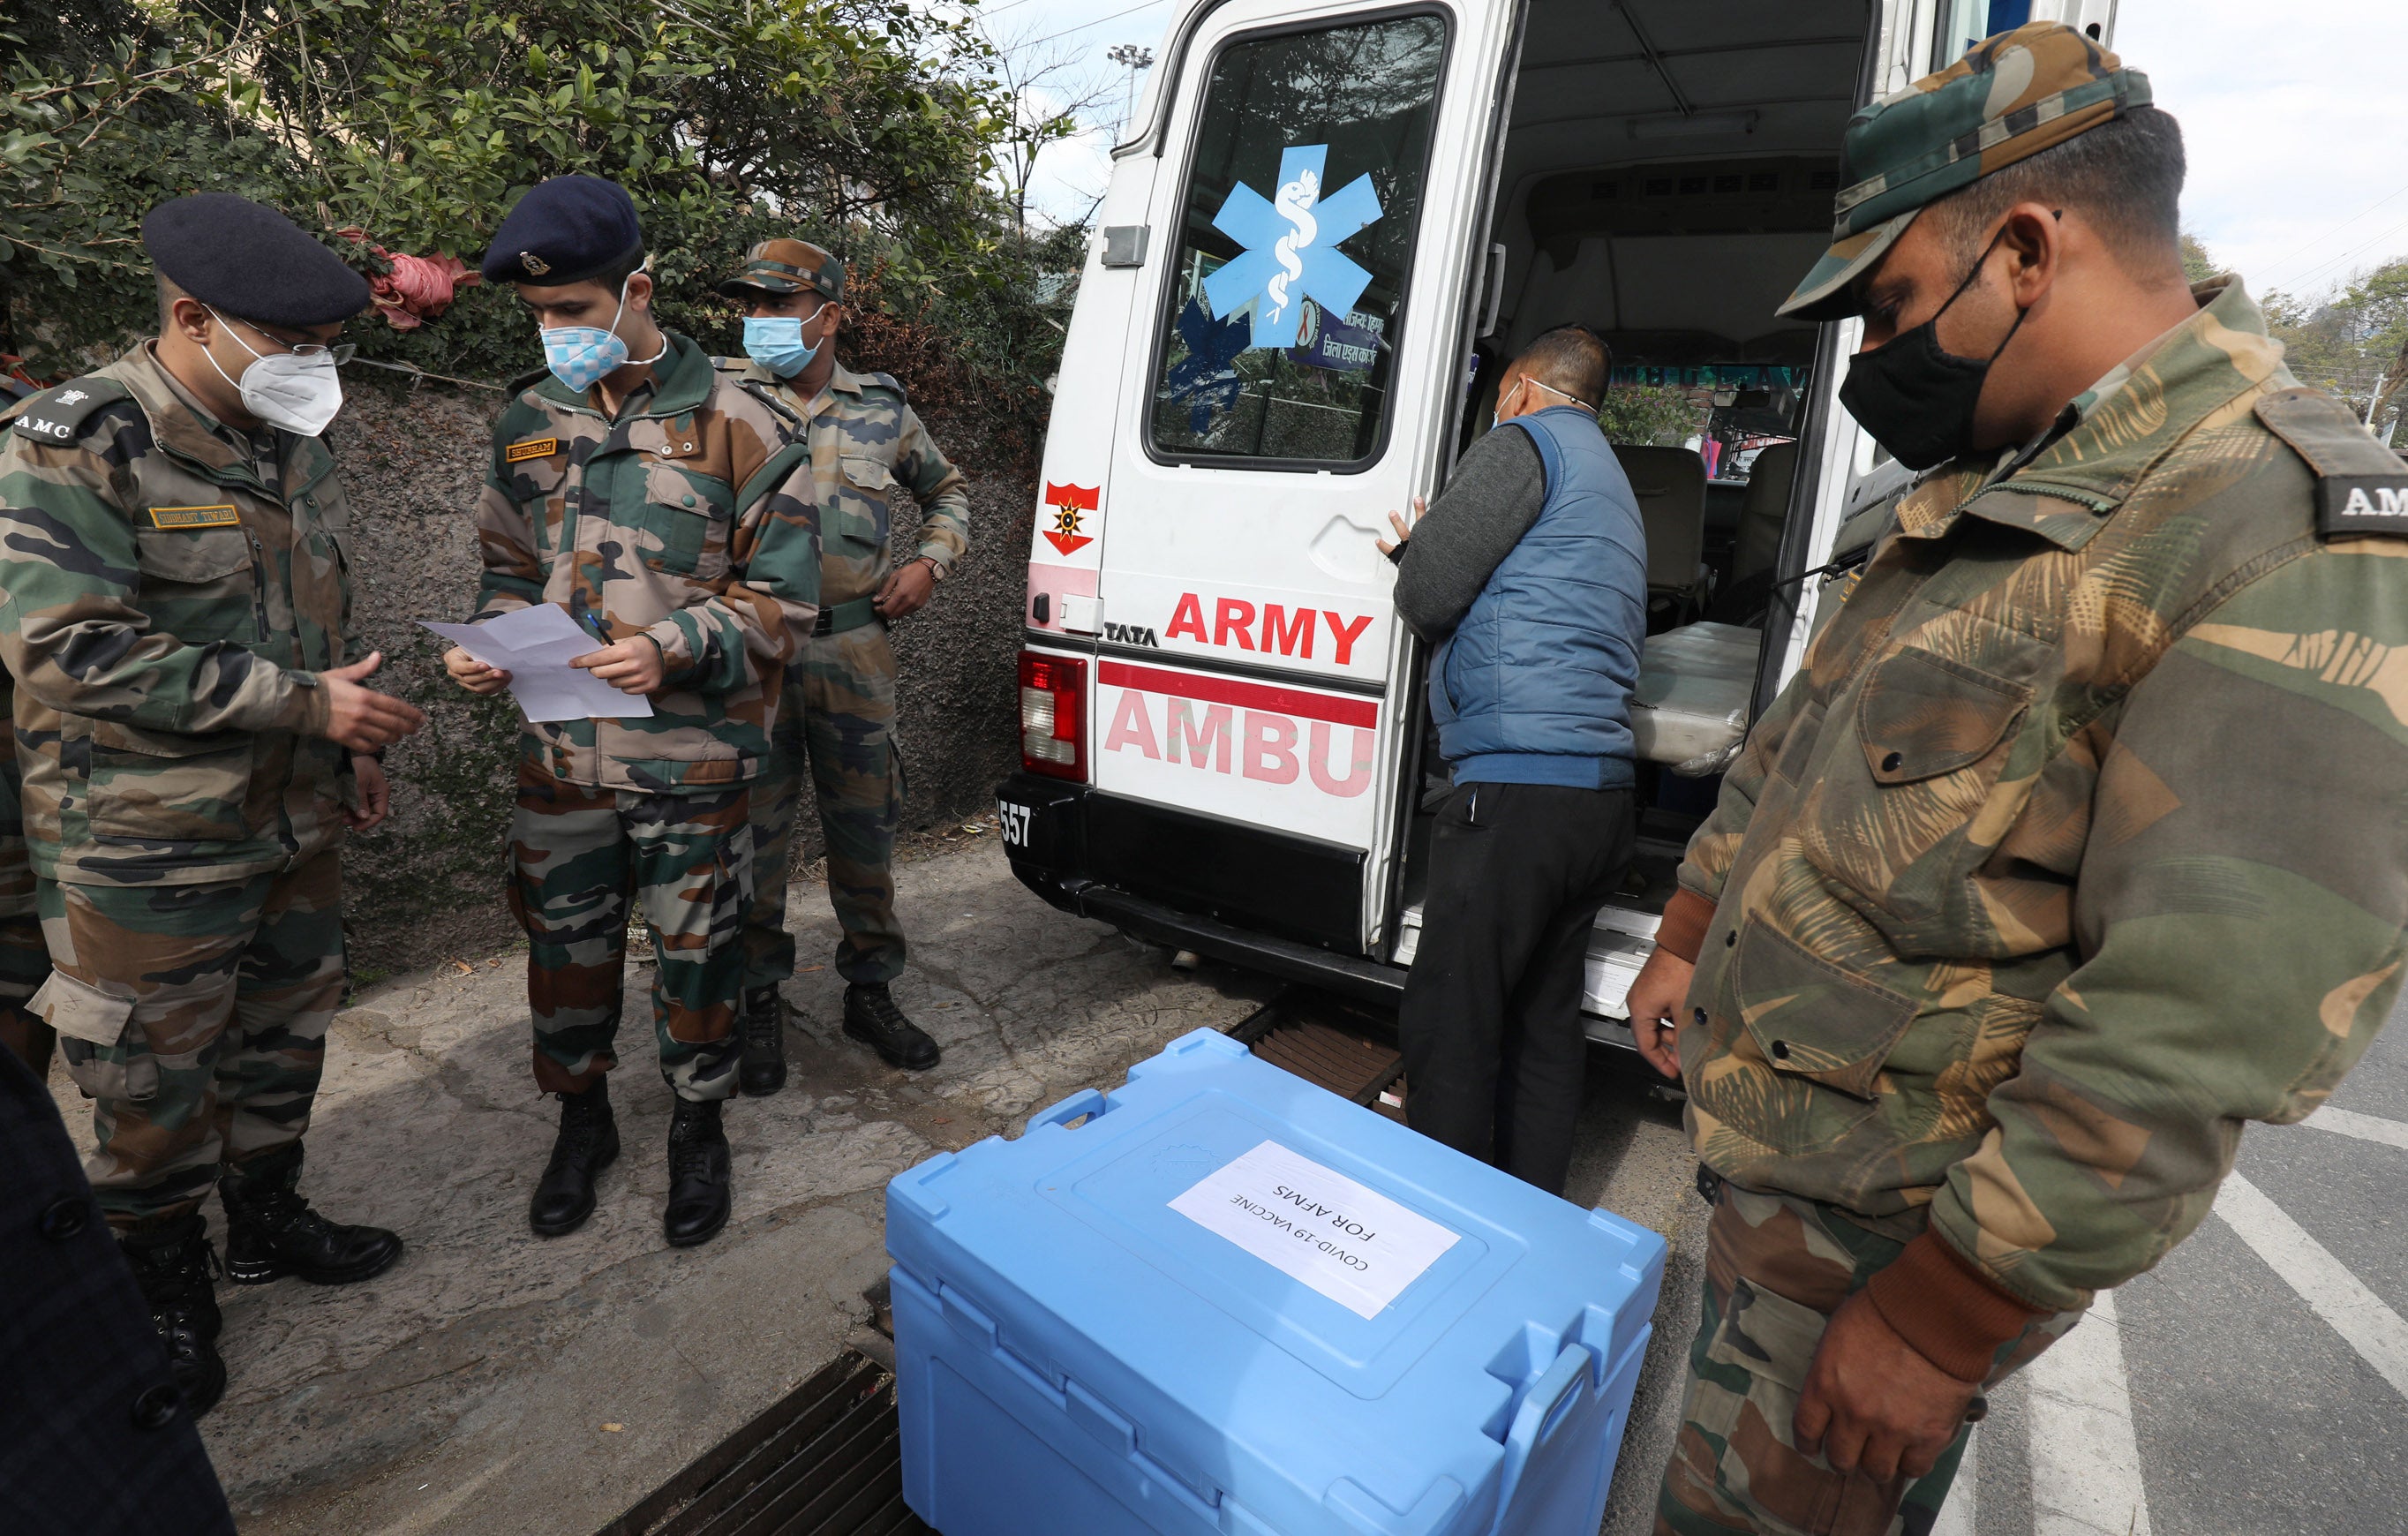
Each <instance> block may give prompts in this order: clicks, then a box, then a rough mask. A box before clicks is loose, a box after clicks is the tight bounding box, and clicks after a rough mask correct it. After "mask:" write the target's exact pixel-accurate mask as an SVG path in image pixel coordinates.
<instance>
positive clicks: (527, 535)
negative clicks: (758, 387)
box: [476, 336, 820, 790]
mask: <svg viewBox="0 0 2408 1536" xmlns="http://www.w3.org/2000/svg"><path fill="white" fill-rule="evenodd" d="M653 379H654V382H653V383H652V384H651V385H648V386H644V387H641V388H639V389H638V390H637V391H636V393H635V394H634V395H631V396H630V397H629V398H628V399H627V400H626V401H625V402H624V404H623V406H622V409H621V410H620V412H619V415H618V417H617V419H616V420H613V419H611V418H609V417H607V416H605V415H604V414H603V413H602V411H601V409H600V408H599V407H598V406H597V405H595V403H594V398H593V395H592V394H591V392H589V393H588V394H585V395H576V394H571V393H570V392H569V390H568V389H567V387H566V386H565V385H564V384H562V383H561V382H560V380H557V379H554V378H552V376H551V375H550V374H549V373H546V374H543V375H541V376H540V377H539V380H535V381H531V383H530V385H529V386H528V387H523V388H522V389H521V390H520V393H519V395H518V397H517V398H516V399H515V400H513V401H511V402H510V404H509V408H508V409H505V410H504V411H503V412H502V414H501V417H500V419H499V420H497V421H496V422H495V423H494V446H493V461H492V463H491V465H490V466H489V467H488V472H487V475H486V479H485V488H484V492H483V494H482V495H480V496H479V497H478V500H477V537H478V540H479V543H480V546H481V550H482V553H483V557H484V564H485V570H484V577H483V580H482V581H481V582H480V584H479V588H478V608H477V613H476V617H477V618H479V619H480V620H481V619H489V618H493V617H495V615H497V614H502V613H507V612H509V611H510V610H513V609H519V608H524V607H527V606H529V605H530V604H534V603H539V602H552V603H557V604H559V605H560V606H561V607H562V608H565V609H566V610H568V612H569V615H570V616H571V617H572V618H575V619H577V620H578V621H579V622H580V623H581V624H588V625H589V626H591V625H596V624H598V625H599V626H600V627H601V629H602V630H603V631H604V632H605V633H607V634H608V635H609V637H610V639H613V640H622V639H628V638H630V637H631V636H635V635H639V634H640V635H649V636H651V637H652V639H655V640H657V641H659V642H660V647H661V651H662V653H663V655H664V656H665V658H666V659H667V663H668V671H667V680H668V682H669V687H668V688H667V690H666V691H664V692H662V693H660V694H657V695H655V696H653V698H652V714H651V715H650V716H649V717H634V716H629V717H623V718H619V719H613V720H568V721H558V722H553V723H550V724H544V725H535V724H530V725H527V726H526V727H525V733H524V735H523V737H522V739H521V744H522V746H523V750H524V751H525V752H526V753H527V754H529V755H530V756H532V757H535V758H537V759H539V760H540V761H541V762H542V763H543V765H544V767H545V768H547V769H548V770H549V771H550V772H551V773H552V775H553V776H554V777H556V778H559V779H561V780H564V781H566V782H569V783H575V784H587V785H594V786H597V787H601V788H608V789H632V790H675V789H677V788H680V787H681V786H683V785H688V784H692V785H705V784H724V783H736V782H742V781H745V780H749V779H751V778H753V776H754V775H755V774H757V773H758V772H759V771H760V768H761V763H762V759H763V756H764V754H767V751H768V747H769V730H770V727H771V725H773V723H774V721H775V717H776V713H777V707H778V694H779V684H780V681H781V677H782V672H783V666H784V662H785V659H786V658H787V657H788V656H790V655H792V654H793V653H794V639H793V637H794V635H795V634H796V632H797V626H799V630H800V632H801V633H805V634H808V633H809V632H810V626H811V621H812V618H813V616H814V615H815V614H816V613H817V612H818V604H819V581H820V547H819V546H820V518H819V509H818V505H817V503H816V502H815V501H814V499H813V492H812V488H811V477H810V466H809V464H808V462H807V455H806V453H805V452H804V450H803V449H802V448H801V447H800V445H798V444H796V443H793V442H791V441H790V440H789V432H790V427H791V423H789V422H788V421H787V420H786V419H785V418H784V417H783V416H782V415H781V412H780V411H779V410H777V409H773V408H772V407H771V405H770V404H769V403H767V401H766V400H764V399H762V398H760V397H758V396H756V395H754V394H753V393H752V392H750V391H748V390H746V389H745V388H743V387H742V386H741V384H740V383H739V382H738V380H736V379H735V378H734V377H733V376H732V375H731V374H728V373H725V372H722V371H721V370H719V369H717V368H715V367H714V366H713V365H712V361H711V359H710V355H709V354H708V353H706V352H703V350H702V349H701V348H699V347H697V346H695V344H694V343H693V342H691V341H689V340H687V339H686V338H685V337H678V336H672V337H670V338H669V354H668V355H667V357H665V358H663V359H662V360H661V362H660V363H659V365H657V366H656V367H655V369H654V373H653Z"/></svg>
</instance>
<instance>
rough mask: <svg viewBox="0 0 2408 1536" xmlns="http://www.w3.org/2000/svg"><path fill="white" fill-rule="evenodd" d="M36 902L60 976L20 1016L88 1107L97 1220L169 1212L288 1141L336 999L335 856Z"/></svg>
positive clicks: (126, 1222)
mask: <svg viewBox="0 0 2408 1536" xmlns="http://www.w3.org/2000/svg"><path fill="white" fill-rule="evenodd" d="M39 900H40V903H41V916H42V931H43V934H44V935H45V936H46V937H47V938H48V939H49V940H50V956H51V958H52V960H53V961H55V962H56V966H57V969H56V970H55V972H54V973H53V974H52V975H51V977H50V981H49V982H47V983H44V984H43V986H42V989H41V991H40V992H39V993H38V994H36V997H35V999H34V1003H33V1007H34V1008H35V1009H36V1011H37V1012H40V1013H41V1014H42V1015H43V1016H44V1017H45V1018H46V1019H47V1020H48V1021H49V1023H50V1026H52V1027H54V1028H55V1029H57V1030H58V1032H59V1036H60V1044H61V1046H62V1047H63V1050H64V1054H65V1057H66V1063H67V1070H68V1072H69V1073H70V1074H71V1075H72V1076H73V1077H74V1078H75V1081H76V1085H77V1086H78V1087H79V1088H81V1089H82V1090H83V1091H84V1092H85V1093H86V1094H87V1095H89V1096H90V1097H91V1098H92V1099H93V1135H94V1138H95V1139H96V1141H98V1143H99V1145H98V1147H97V1148H96V1149H95V1150H94V1151H93V1156H92V1161H91V1163H90V1164H89V1165H88V1169H87V1171H88V1172H89V1173H90V1174H91V1176H92V1187H93V1194H95V1195H97V1196H98V1197H99V1198H100V1208H101V1210H102V1211H103V1212H105V1213H107V1214H108V1220H109V1224H110V1225H111V1226H114V1227H120V1228H123V1227H135V1226H140V1225H148V1224H152V1223H156V1222H161V1221H167V1220H172V1219H174V1218H176V1217H178V1216H181V1215H183V1214H185V1213H188V1212H191V1211H193V1210H194V1209H196V1208H197V1207H198V1206H199V1205H200V1203H201V1200H202V1199H203V1198H204V1197H206V1196H207V1195H208V1191H209V1185H210V1184H213V1183H215V1182H216V1180H217V1178H218V1176H219V1175H220V1173H222V1171H224V1170H227V1169H231V1168H238V1167H240V1166H241V1165H243V1164H245V1163H249V1162H251V1161H254V1160H256V1159H258V1158H260V1157H263V1156H267V1155H269V1154H271V1153H276V1152H280V1151H282V1150H283V1149H284V1148H286V1147H289V1146H291V1145H292V1144H293V1143H294V1142H295V1141H299V1140H300V1139H301V1133H302V1132H303V1131H305V1130H307V1129H308V1126H309V1106H310V1103H311V1101H312V1100H313V1099H315V1098H316V1097H317V1094H318V1076H319V1071H320V1069H321V1067H322V1064H323V1062H324V1060H325V1054H326V1026H327V1025H328V1024H329V1023H330V1022H331V1021H332V1020H333V1019H334V1016H335V1008H336V1005H337V1004H338V1003H339V1002H341V1001H342V996H343V910H342V909H343V882H342V866H341V862H340V856H339V855H338V854H336V853H335V852H334V851H333V850H332V849H329V850H327V851H326V852H325V853H322V854H317V855H315V856H314V857H312V858H310V859H309V860H308V862H306V863H304V864H302V865H301V866H300V867H299V868H294V869H290V870H287V871H285V872H283V873H281V874H272V875H255V876H253V877H251V879H249V880H236V881H226V882H223V883H215V882H212V883H207V884H199V885H131V886H120V885H85V884H72V885H70V884H62V883H59V882H57V881H53V880H45V881H43V882H41V883H40V887H39Z"/></svg>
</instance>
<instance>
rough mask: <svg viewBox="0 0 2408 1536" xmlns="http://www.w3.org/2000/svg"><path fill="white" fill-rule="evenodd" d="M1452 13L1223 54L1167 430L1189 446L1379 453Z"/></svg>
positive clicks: (1157, 445) (1191, 218) (1162, 414)
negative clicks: (1445, 18) (1444, 17)
mask: <svg viewBox="0 0 2408 1536" xmlns="http://www.w3.org/2000/svg"><path fill="white" fill-rule="evenodd" d="M1445 62H1446V23H1445V22H1443V21H1441V19H1440V18H1438V17H1436V16H1427V15H1423V16H1403V17H1397V18H1393V19H1390V20H1386V21H1380V22H1363V23H1358V24H1355V25H1352V26H1341V27H1331V28H1327V29H1325V30H1321V31H1315V32H1291V33H1284V34H1282V35H1279V36H1270V37H1260V38H1255V39H1253V40H1249V41H1244V42H1240V43H1237V44H1235V45H1233V46H1231V47H1229V48H1227V49H1225V50H1223V51H1222V52H1221V54H1220V56H1219V57H1218V58H1216V59H1215V60H1214V61H1213V64H1212V75H1211V80H1210V82H1209V83H1208V85H1207V87H1206V92H1205V96H1204V110H1203V117H1202V122H1201V123H1200V125H1199V127H1198V129H1197V138H1196V158H1195V164H1194V165H1193V166H1192V167H1191V169H1190V171H1189V173H1188V183H1187V202H1186V208H1185V210H1184V214H1183V220H1182V228H1181V230H1180V232H1179V235H1180V238H1179V243H1178V248H1177V251H1176V252H1175V257H1174V266H1173V267H1172V270H1171V273H1170V293H1169V302H1168V304H1167V305H1166V306H1165V314H1164V318H1163V326H1162V335H1161V347H1160V351H1159V352H1158V354H1157V356H1158V362H1157V364H1156V366H1155V370H1154V403H1153V422H1152V430H1151V433H1150V438H1151V442H1152V445H1153V448H1154V452H1155V453H1156V454H1158V455H1161V456H1163V457H1176V458H1179V459H1183V460H1190V461H1193V460H1197V459H1201V458H1211V459H1213V460H1215V461H1227V460H1246V461H1253V462H1254V463H1255V464H1257V465H1259V466H1261V467H1276V466H1278V465H1279V464H1281V463H1282V462H1284V463H1287V464H1292V465H1295V466H1297V467H1299V468H1301V467H1308V466H1310V467H1322V466H1326V465H1332V464H1338V465H1359V464H1368V463H1369V460H1370V459H1371V458H1372V456H1373V455H1374V454H1375V453H1376V452H1377V451H1378V448H1379V444H1380V440H1381V436H1382V433H1383V429H1384V428H1385V426H1386V423H1387V416H1388V398H1389V379H1390V377H1391V376H1392V374H1393V372H1394V370H1395V367H1396V356H1397V353H1396V344H1397V336H1398V320H1399V318H1400V312H1401V309H1402V306H1403V303H1404V292H1405V281H1406V278H1407V272H1408V267H1409V266H1410V264H1411V262H1412V247H1413V233H1414V228H1415V226H1416V225H1417V224H1418V223H1419V222H1420V216H1421V201H1422V182H1423V179H1424V177H1425V175H1426V172H1427V169H1428V164H1429V147H1430V120H1431V117H1432V114H1433V110H1434V108H1435V107H1436V103H1437V99H1438V82H1439V76H1440V73H1441V70H1442V69H1443V67H1444V65H1445Z"/></svg>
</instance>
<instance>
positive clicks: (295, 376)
mask: <svg viewBox="0 0 2408 1536" xmlns="http://www.w3.org/2000/svg"><path fill="white" fill-rule="evenodd" d="M209 315H210V317H211V318H212V319H214V320H215V321H216V322H217V323H219V324H221V325H225V330H226V334H227V335H228V336H230V337H234V339H235V344H236V345H237V346H239V347H240V348H242V350H243V351H245V352H249V353H251V358H252V362H251V366H249V367H247V368H245V369H243V370H242V377H241V378H240V379H239V380H237V379H236V378H235V377H234V376H233V375H231V374H229V373H227V372H226V370H225V366H224V365H222V364H221V363H220V362H219V361H218V360H217V356H216V354H215V353H213V352H206V351H205V352H204V353H203V355H204V356H207V357H208V360H209V366H211V367H213V368H216V369H217V370H218V377H219V378H221V379H223V380H225V381H226V382H227V383H229V384H232V385H234V386H235V388H236V389H237V390H239V391H241V392H242V409H245V410H248V411H250V412H251V414H252V415H254V416H256V417H258V418H259V419H260V420H261V421H263V422H265V423H267V424H268V425H270V426H280V427H282V428H283V429H284V430H285V431H287V432H297V433H299V434H300V435H301V436H303V437H305V438H314V437H316V436H318V434H320V433H321V432H323V431H325V430H326V423H329V422H331V421H333V420H334V419H335V413H336V412H337V411H338V410H340V409H343V380H342V379H341V377H340V376H339V375H338V374H337V372H336V369H337V367H339V366H341V364H342V362H343V361H344V360H345V359H347V358H349V357H350V356H351V348H349V347H331V348H330V347H310V348H308V350H306V351H303V352H261V351H260V350H259V349H258V348H256V347H254V346H252V345H251V343H250V342H248V341H245V340H243V338H242V333H241V332H239V331H237V330H236V329H235V328H234V327H233V326H231V325H226V322H225V317H224V316H223V315H221V314H219V313H218V312H217V311H216V310H215V309H211V310H209Z"/></svg>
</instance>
